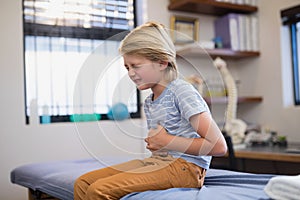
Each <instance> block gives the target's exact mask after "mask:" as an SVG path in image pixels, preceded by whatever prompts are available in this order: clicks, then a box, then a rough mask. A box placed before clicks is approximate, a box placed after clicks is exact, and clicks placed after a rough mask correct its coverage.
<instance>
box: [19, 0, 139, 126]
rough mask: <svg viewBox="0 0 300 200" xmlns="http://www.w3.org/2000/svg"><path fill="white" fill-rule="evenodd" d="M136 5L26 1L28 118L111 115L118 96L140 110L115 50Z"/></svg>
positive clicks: (101, 0) (125, 0)
mask: <svg viewBox="0 0 300 200" xmlns="http://www.w3.org/2000/svg"><path fill="white" fill-rule="evenodd" d="M134 7H135V2H134V1H133V0H121V1H114V0H64V1H63V0H24V1H23V21H24V52H25V54H24V58H25V94H26V95H25V104H26V109H25V114H26V123H27V124H28V123H29V122H30V121H33V120H34V118H37V120H39V121H40V123H49V122H51V123H53V122H69V121H70V120H71V119H72V116H74V115H75V114H76V115H82V116H97V117H96V119H99V117H101V119H107V113H108V112H109V108H110V107H111V106H112V105H113V104H114V103H118V102H122V103H124V104H126V105H127V107H128V111H129V113H130V115H131V117H133V118H134V117H139V116H140V108H139V104H140V103H139V92H138V91H137V89H136V88H135V86H134V85H133V84H132V83H131V82H130V81H129V79H126V77H127V75H126V74H127V72H126V70H125V68H124V67H121V66H122V63H121V62H122V59H121V57H120V56H119V55H118V52H117V51H118V46H119V42H120V40H121V39H122V38H123V37H124V36H125V35H126V33H127V32H126V31H128V30H131V29H132V28H133V27H134V25H135V23H134V21H135V18H134V10H135V9H134ZM124 91H127V93H125V92H124ZM129 91H132V92H129ZM45 117H47V118H45ZM93 119H95V118H85V120H87V121H90V120H93Z"/></svg>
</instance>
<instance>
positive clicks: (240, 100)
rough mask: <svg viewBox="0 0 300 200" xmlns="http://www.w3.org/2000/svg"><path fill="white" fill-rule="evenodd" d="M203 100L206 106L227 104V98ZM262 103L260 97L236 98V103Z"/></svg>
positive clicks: (206, 98) (205, 98) (207, 98)
mask: <svg viewBox="0 0 300 200" xmlns="http://www.w3.org/2000/svg"><path fill="white" fill-rule="evenodd" d="M204 100H205V101H206V103H207V104H209V105H210V104H213V103H216V104H223V103H227V97H211V98H210V97H204ZM262 101H263V98H262V97H254V96H250V97H238V103H239V104H241V103H260V102H262Z"/></svg>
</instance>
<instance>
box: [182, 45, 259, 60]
mask: <svg viewBox="0 0 300 200" xmlns="http://www.w3.org/2000/svg"><path fill="white" fill-rule="evenodd" d="M177 55H179V56H186V55H189V56H193V55H195V56H199V55H203V56H205V55H210V56H211V57H212V58H216V57H218V56H220V57H222V58H225V59H241V58H250V57H257V56H259V55H260V52H258V51H234V50H231V49H203V48H201V47H187V48H182V49H179V50H178V51H177Z"/></svg>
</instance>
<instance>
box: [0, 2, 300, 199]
mask: <svg viewBox="0 0 300 200" xmlns="http://www.w3.org/2000/svg"><path fill="white" fill-rule="evenodd" d="M147 2H148V15H149V16H148V19H149V20H150V19H151V20H157V21H160V22H161V23H164V24H166V25H168V24H169V17H170V15H171V14H170V13H169V12H168V11H167V8H166V7H167V4H168V0H151V1H150V0H148V1H147ZM270 2H272V6H270ZM299 3H300V1H299V0H298V1H296V0H285V1H282V0H272V1H270V0H259V18H260V41H261V44H260V46H261V56H260V57H259V58H255V59H249V60H248V59H247V60H243V61H239V62H232V65H233V66H232V67H231V69H233V70H234V75H236V76H239V77H238V78H240V79H241V80H242V85H241V86H242V87H241V93H242V94H245V95H262V96H263V98H264V101H263V103H261V104H258V105H243V106H241V108H240V114H242V115H241V116H243V118H244V119H245V120H247V121H250V122H256V123H261V124H267V125H269V126H270V127H271V128H274V129H276V130H277V131H279V133H281V134H286V135H288V139H289V140H290V141H298V142H300V133H299V128H300V124H299V119H300V109H299V108H294V107H289V108H284V107H283V103H282V86H281V85H282V83H281V58H280V53H281V52H280V18H279V10H280V9H281V8H286V7H289V6H290V5H295V4H299ZM21 4H22V3H21V0H14V1H11V0H2V1H1V8H0V11H1V12H0V13H1V18H0V26H1V32H0V44H1V48H0V70H1V73H0V83H1V84H0V91H1V94H2V95H1V99H0V102H1V103H0V112H1V113H0V124H1V126H0V158H1V165H0V177H1V179H0V199H11V200H21V199H25V197H26V190H25V189H24V188H22V187H20V186H16V185H13V184H11V183H10V177H9V176H10V171H11V170H12V169H13V168H15V167H17V166H19V165H22V164H25V163H31V162H40V161H49V160H60V159H79V158H85V157H90V154H89V152H87V151H86V149H85V148H84V146H83V145H82V143H81V140H80V139H79V136H82V137H83V138H82V140H83V142H84V143H85V144H88V145H87V146H88V149H91V150H92V151H93V152H96V153H99V154H102V153H107V154H119V153H122V154H124V149H126V150H128V151H129V152H141V151H142V150H141V149H142V148H143V143H142V142H141V141H140V140H139V139H138V140H135V139H129V138H126V137H125V136H123V135H122V134H123V133H122V131H121V130H120V129H119V128H118V126H116V124H114V123H112V122H107V121H106V122H101V123H100V124H97V123H83V124H80V125H79V127H77V128H79V132H78V131H77V129H76V126H74V124H70V123H62V124H55V125H43V126H27V125H25V117H24V91H23V89H24V84H23V83H24V79H23V54H22V49H23V47H22V5H21ZM158 5H159V6H158ZM212 20H213V18H212V17H207V16H201V18H200V28H201V30H200V39H210V35H211V34H212V32H213V31H212V30H213V29H212V27H211V26H210V25H209V23H208V22H211V21H212ZM131 122H132V123H128V124H121V125H122V127H123V126H125V129H126V131H129V132H130V133H132V134H134V135H143V134H145V132H144V131H142V130H144V125H143V122H142V121H141V120H133V121H131ZM98 125H99V126H98ZM132 125H133V126H132ZM99 127H100V128H99ZM122 129H123V128H122ZM106 130H109V131H110V132H111V133H112V134H110V135H108V136H109V137H110V138H112V140H113V141H114V143H113V144H110V143H108V142H107V140H106V139H105V137H103V136H101V134H97V133H99V131H100V132H101V133H104V132H106ZM111 130H114V131H115V132H114V131H111ZM86 134H87V135H86ZM88 136H91V138H96V139H95V140H93V141H92V140H91V139H90V137H88ZM116 138H121V139H120V140H121V141H122V142H118V140H117V139H116ZM120 140H119V141H120ZM124 141H126V142H124ZM116 146H120V147H121V148H122V149H123V150H121V151H119V150H117V149H116V148H115V147H116ZM99 147H101V148H99ZM102 147H103V148H102ZM125 154H126V153H125Z"/></svg>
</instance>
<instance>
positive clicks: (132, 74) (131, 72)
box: [128, 69, 135, 77]
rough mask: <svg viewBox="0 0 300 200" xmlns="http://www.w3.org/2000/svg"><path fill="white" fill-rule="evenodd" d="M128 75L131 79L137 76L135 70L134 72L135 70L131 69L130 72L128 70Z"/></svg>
mask: <svg viewBox="0 0 300 200" xmlns="http://www.w3.org/2000/svg"><path fill="white" fill-rule="evenodd" d="M128 75H129V76H130V77H132V76H134V75H135V72H134V70H133V69H129V70H128Z"/></svg>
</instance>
